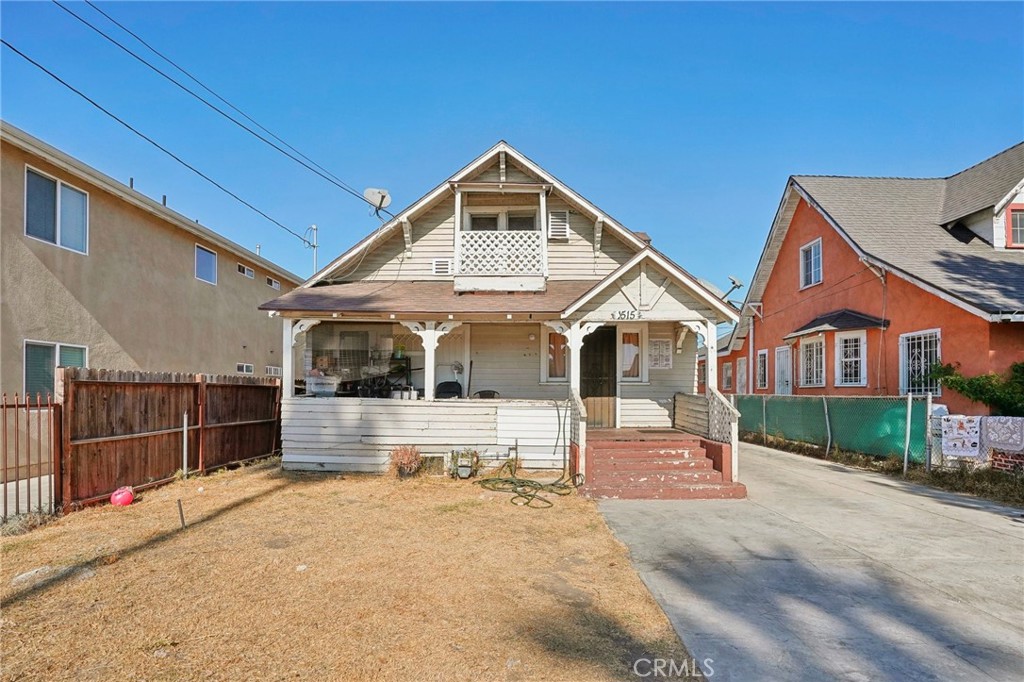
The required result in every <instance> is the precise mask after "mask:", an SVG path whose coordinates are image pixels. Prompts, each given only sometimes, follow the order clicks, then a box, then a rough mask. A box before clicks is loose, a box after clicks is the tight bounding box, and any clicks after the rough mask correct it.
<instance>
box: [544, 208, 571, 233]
mask: <svg viewBox="0 0 1024 682" xmlns="http://www.w3.org/2000/svg"><path fill="white" fill-rule="evenodd" d="M568 238H569V212H568V211H551V212H550V213H549V214H548V239H568Z"/></svg>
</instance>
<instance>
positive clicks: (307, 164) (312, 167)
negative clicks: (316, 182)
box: [51, 0, 395, 218]
mask: <svg viewBox="0 0 1024 682" xmlns="http://www.w3.org/2000/svg"><path fill="white" fill-rule="evenodd" d="M51 1H52V2H53V4H54V5H56V6H57V7H59V8H60V9H62V10H64V11H65V12H66V13H67V14H70V15H71V16H72V17H74V18H75V19H77V20H78V21H79V22H81V23H82V24H83V25H85V26H87V27H88V28H90V29H92V30H93V31H94V32H95V33H97V34H98V35H100V36H101V37H103V38H104V39H105V40H107V41H108V42H110V43H111V44H113V45H115V46H117V47H118V48H120V49H121V50H122V51H124V52H125V53H126V54H128V55H130V56H131V57H133V58H134V59H135V60H137V61H138V62H140V63H141V64H143V65H144V66H146V67H147V68H149V69H150V70H152V71H154V72H155V73H157V74H159V75H160V76H162V77H163V78H164V79H166V80H167V81H169V82H170V83H172V84H173V85H175V86H176V87H178V88H179V89H180V90H182V91H183V92H185V93H186V94H188V95H189V96H191V97H193V98H195V99H197V100H198V101H200V102H202V103H203V104H205V105H206V106H207V107H209V108H210V109H212V110H213V111H215V112H217V113H218V114H220V115H221V116H223V117H224V118H225V119H227V120H228V121H230V122H231V123H233V124H234V125H236V126H238V127H239V128H241V129H242V130H245V131H246V132H248V133H249V134H250V135H252V136H253V137H255V138H256V139H258V140H260V141H261V142H263V143H264V144H267V145H269V146H270V147H271V148H273V149H274V150H276V151H278V152H280V153H281V154H283V155H284V156H286V157H288V158H289V159H291V160H292V161H295V162H296V163H298V164H299V165H301V166H303V167H304V168H306V169H307V170H309V171H311V172H312V173H314V174H316V175H318V176H320V177H321V178H323V179H324V180H326V181H327V182H329V183H331V184H333V185H335V186H336V187H338V188H339V189H341V190H342V191H344V192H347V193H348V194H351V195H352V196H354V197H355V198H356V199H358V200H360V201H362V202H365V203H367V204H369V205H370V206H372V207H373V208H374V209H375V210H377V211H383V212H384V213H386V214H387V215H389V216H391V217H392V218H394V217H395V216H394V214H392V213H391V212H390V211H387V210H386V209H381V208H379V207H378V206H377V205H376V204H374V203H373V202H371V201H369V200H368V199H367V198H366V197H364V196H363V195H362V194H360V193H359V192H358V191H357V190H356V189H355V188H353V187H352V186H350V185H348V184H347V183H345V182H344V181H342V180H341V179H340V178H338V177H337V176H335V175H334V174H333V173H331V172H330V171H327V170H326V169H324V168H323V166H320V165H319V164H317V163H316V162H315V161H313V160H311V159H309V158H308V157H307V156H305V155H304V154H302V153H301V152H299V151H298V150H296V149H295V148H294V147H292V146H291V145H289V144H288V143H287V142H285V141H284V140H281V138H280V137H278V136H277V135H274V133H272V132H270V131H269V130H267V129H266V128H265V127H263V126H262V125H260V124H259V123H257V122H256V121H255V120H253V119H252V117H251V116H249V115H248V114H246V113H245V112H243V111H241V110H240V109H238V107H236V106H234V105H233V104H231V103H230V102H228V101H227V100H226V99H224V98H223V97H221V96H220V95H218V94H217V93H216V92H214V91H213V90H212V89H211V88H209V87H208V86H206V85H205V84H203V83H202V82H201V81H199V80H198V79H197V78H195V77H194V76H192V75H191V74H190V73H188V72H187V71H185V69H183V68H182V67H180V66H178V65H177V64H175V63H174V62H173V61H171V60H170V59H169V58H167V57H165V56H164V55H163V54H161V53H160V52H158V51H157V50H155V49H154V48H153V47H151V46H150V45H149V44H148V43H147V42H145V41H144V40H142V39H141V38H140V37H139V36H137V35H136V34H135V33H133V32H132V31H129V30H128V29H127V28H125V27H124V26H122V25H121V24H120V23H119V22H117V21H115V20H114V19H113V18H111V17H110V15H108V14H107V13H106V12H103V11H102V10H100V9H99V8H98V7H96V6H95V5H94V4H92V3H91V2H90V3H88V4H89V6H90V7H92V8H93V9H95V10H96V11H97V12H99V13H100V14H102V15H103V16H104V17H106V18H107V19H109V20H110V21H111V22H113V23H114V24H116V25H117V26H118V27H120V28H121V29H122V30H124V31H125V32H127V33H128V34H129V35H131V36H132V37H134V38H135V39H136V40H138V41H139V42H141V43H142V44H143V45H145V46H146V47H147V48H148V49H150V50H151V51H152V52H154V53H155V54H157V55H158V56H159V57H160V58H161V59H163V60H164V61H166V62H168V63H169V64H171V65H172V66H174V67H175V68H176V69H178V70H179V71H181V72H182V73H184V74H185V75H186V76H188V77H189V78H191V79H192V80H193V81H195V82H196V83H198V84H199V85H200V86H202V87H203V88H204V89H205V90H207V91H208V92H210V93H211V94H212V95H214V96H215V97H216V98H217V99H219V100H221V101H222V102H224V103H225V104H227V105H228V106H229V107H231V108H232V109H234V110H235V111H237V112H238V113H239V114H241V115H242V116H244V117H245V118H247V119H249V120H250V121H252V123H253V124H254V125H256V126H257V127H259V128H260V129H261V130H263V131H265V132H266V133H267V134H268V135H270V136H271V137H273V138H275V139H277V140H279V141H280V142H281V144H283V145H285V146H286V147H288V148H289V149H291V150H292V151H294V152H295V153H294V154H293V153H291V152H289V151H288V150H286V149H284V148H282V147H280V146H279V145H277V144H275V143H274V142H272V141H271V140H268V139H267V138H266V137H264V136H263V135H261V134H260V133H258V132H256V131H255V130H253V129H252V128H250V127H249V126H247V125H245V124H244V123H242V122H240V121H238V120H237V119H235V118H234V117H232V116H231V115H230V114H228V113H227V112H225V111H224V110H223V109H221V108H219V107H218V106H217V105H216V104H214V103H213V102H210V101H209V100H207V99H205V98H204V97H202V96H201V95H199V94H197V93H195V92H193V91H192V90H190V89H189V88H187V87H186V86H184V85H182V84H181V83H180V82H178V81H177V80H175V79H174V78H173V77H171V76H170V75H168V74H167V73H165V72H164V71H162V70H160V69H159V68H157V67H156V66H154V65H153V64H151V63H150V62H149V61H147V60H146V59H145V58H143V57H142V56H140V55H139V54H137V53H136V52H134V51H132V50H131V49H129V48H128V47H126V46H125V45H124V44H122V43H121V42H120V41H118V40H117V39H116V38H114V37H112V36H110V35H109V34H107V33H106V32H104V31H103V30H102V29H100V28H99V27H97V26H95V25H94V24H92V23H91V22H89V21H88V20H87V19H85V18H84V17H81V16H79V15H78V14H77V13H76V12H74V11H72V10H71V9H69V8H67V7H65V6H64V5H62V4H61V3H60V2H58V0H51ZM299 157H301V158H299ZM303 159H305V160H303Z"/></svg>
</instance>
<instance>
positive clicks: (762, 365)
mask: <svg viewBox="0 0 1024 682" xmlns="http://www.w3.org/2000/svg"><path fill="white" fill-rule="evenodd" d="M754 385H755V386H757V388H768V349H762V350H759V351H757V376H756V377H755V384H754Z"/></svg>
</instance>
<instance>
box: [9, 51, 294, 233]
mask: <svg viewBox="0 0 1024 682" xmlns="http://www.w3.org/2000/svg"><path fill="white" fill-rule="evenodd" d="M0 43H2V44H3V45H5V46H7V48H8V49H10V50H11V51H12V52H14V53H15V54H17V55H18V56H19V57H21V58H22V59H24V60H25V61H27V62H28V63H30V64H32V65H33V66H35V67H36V68H37V69H39V70H40V71H42V72H43V73H45V74H46V75H48V76H49V77H50V78H53V79H54V80H55V81H57V82H58V83H60V84H61V85H63V86H64V87H66V88H67V89H68V90H70V91H71V92H73V93H75V94H76V95H78V96H79V97H81V98H82V99H84V100H85V101H86V102H88V103H89V104H91V105H93V106H94V107H96V108H97V109H99V110H100V111H102V112H103V113H104V114H106V115H107V116H109V117H110V118H112V119H114V120H115V121H117V122H118V123H120V124H121V125H123V126H124V127H125V128H127V129H128V130H130V131H132V132H133V133H135V134H136V135H138V136H139V137H141V138H142V139H143V140H145V141H146V142H149V143H150V144H151V145H153V146H154V147H156V148H157V149H159V150H160V151H162V152H163V153H164V154H167V155H168V156H169V157H171V158H172V159H174V160H175V161H177V162H178V163H180V164H181V165H183V166H185V167H186V168H188V169H189V170H190V171H192V172H193V173H195V174H196V175H198V176H199V177H201V178H203V179H204V180H206V181H207V182H209V183H210V184H212V185H213V186H214V187H216V188H217V189H219V190H220V191H222V192H224V193H225V194H227V195H228V196H230V197H232V198H233V199H235V200H236V201H238V202H240V203H242V204H244V205H245V206H247V207H248V208H250V209H251V210H253V211H255V212H256V213H258V214H259V215H261V216H263V217H264V218H266V219H267V220H269V221H270V222H272V223H273V224H275V225H277V226H278V227H280V228H281V229H282V230H284V231H285V232H288V233H289V234H291V235H292V236H294V237H298V238H299V239H300V240H302V242H303V243H304V244H307V245H308V244H309V241H308V240H307V239H306V238H305V237H303V236H302V235H300V234H299V233H298V232H295V231H294V230H292V229H291V228H290V227H288V226H287V225H285V224H284V223H281V222H279V221H277V220H275V219H274V218H271V217H270V216H269V215H267V214H266V213H264V212H263V211H261V210H260V209H258V208H256V207H255V206H253V205H252V204H250V203H249V202H248V201H246V200H245V199H243V198H242V197H240V196H238V195H237V194H235V193H234V192H232V191H231V190H229V189H228V188H227V187H225V186H224V185H222V184H220V183H219V182H217V181H216V180H214V179H213V178H211V177H210V176H209V175H207V174H205V173H203V172H202V171H201V170H199V169H198V168H196V167H195V166H193V165H191V164H190V163H188V162H187V161H185V160H184V159H182V158H181V157H179V156H178V155H177V154H175V153H174V152H172V151H171V150H169V149H167V148H166V147H164V146H163V145H161V144H160V143H159V142H157V141H156V140H154V139H153V138H151V137H149V136H147V135H146V134H145V133H143V132H141V131H139V130H137V129H135V128H133V127H132V126H131V124H129V123H128V122H126V121H125V120H123V119H121V118H119V117H118V116H117V115H116V114H114V113H113V112H111V111H110V110H108V109H106V108H104V107H103V105H101V104H100V103H99V102H97V101H96V100H94V99H92V98H91V97H89V96H88V95H86V94H85V93H84V92H82V91H81V90H79V89H78V88H76V87H75V86H73V85H71V84H70V83H68V82H67V81H65V80H64V79H63V78H61V77H60V76H58V75H57V74H55V73H54V72H53V71H50V70H49V69H47V68H46V67H45V66H43V65H42V64H40V63H39V62H37V61H36V60H34V59H32V58H31V57H29V56H28V55H27V54H25V53H24V52H22V51H21V50H19V49H18V48H16V47H14V45H11V44H10V43H9V42H7V40H6V39H4V38H0Z"/></svg>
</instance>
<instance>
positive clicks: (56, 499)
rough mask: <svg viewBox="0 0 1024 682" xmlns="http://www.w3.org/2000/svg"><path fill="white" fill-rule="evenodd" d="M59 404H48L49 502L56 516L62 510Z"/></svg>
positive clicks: (62, 487) (62, 465)
mask: <svg viewBox="0 0 1024 682" xmlns="http://www.w3.org/2000/svg"><path fill="white" fill-rule="evenodd" d="M61 407H62V406H61V404H60V403H56V402H53V403H51V404H50V410H51V411H50V475H51V483H52V485H51V489H52V490H53V492H52V495H53V499H52V500H51V501H50V508H51V509H52V510H53V513H54V514H56V513H57V512H58V511H59V510H61V509H63V508H64V457H63V450H62V448H61V445H62V444H63V442H64V441H63V439H62V438H61V428H60V425H61V413H62V412H63V410H62V409H61Z"/></svg>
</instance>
